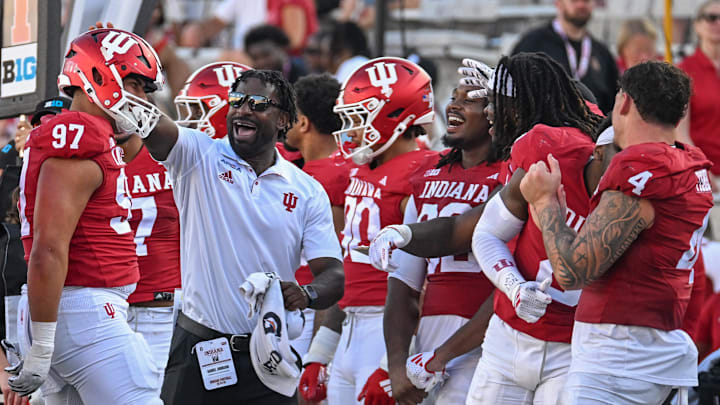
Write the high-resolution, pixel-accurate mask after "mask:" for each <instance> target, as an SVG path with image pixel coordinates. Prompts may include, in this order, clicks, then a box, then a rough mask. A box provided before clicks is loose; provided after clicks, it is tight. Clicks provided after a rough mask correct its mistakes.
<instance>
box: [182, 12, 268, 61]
mask: <svg viewBox="0 0 720 405" xmlns="http://www.w3.org/2000/svg"><path fill="white" fill-rule="evenodd" d="M265 21H267V3H266V0H253V1H244V2H241V1H238V0H224V1H223V2H222V3H220V4H219V5H218V6H216V7H215V8H214V9H213V16H212V17H210V18H208V19H205V20H202V21H199V22H193V23H190V24H187V25H186V26H185V28H184V29H183V30H182V34H181V36H180V41H179V43H180V45H181V46H187V47H192V48H199V47H201V46H204V45H205V44H206V43H207V42H208V41H209V40H210V39H212V38H214V37H215V36H217V35H218V34H219V33H220V32H221V31H222V30H224V29H225V28H227V27H233V35H232V47H233V48H234V49H237V50H242V49H243V38H245V35H246V34H247V32H248V31H250V29H251V28H252V27H254V26H256V25H259V24H263V23H265Z"/></svg>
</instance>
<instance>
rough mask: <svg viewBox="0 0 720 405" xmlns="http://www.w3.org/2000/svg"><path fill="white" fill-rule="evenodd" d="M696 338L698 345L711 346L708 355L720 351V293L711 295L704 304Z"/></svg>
mask: <svg viewBox="0 0 720 405" xmlns="http://www.w3.org/2000/svg"><path fill="white" fill-rule="evenodd" d="M695 336H696V340H695V341H696V342H697V343H704V344H706V345H708V346H710V347H709V349H710V351H709V352H708V353H712V352H714V351H716V350H717V349H720V293H716V294H713V295H711V296H710V298H709V299H708V300H707V302H705V303H704V304H703V307H702V312H701V313H700V322H699V323H698V325H697V330H696V333H695ZM698 360H700V361H702V360H703V359H698Z"/></svg>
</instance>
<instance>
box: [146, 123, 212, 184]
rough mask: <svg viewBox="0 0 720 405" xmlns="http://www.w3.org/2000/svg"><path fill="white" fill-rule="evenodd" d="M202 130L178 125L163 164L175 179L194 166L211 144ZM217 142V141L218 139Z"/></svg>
mask: <svg viewBox="0 0 720 405" xmlns="http://www.w3.org/2000/svg"><path fill="white" fill-rule="evenodd" d="M213 142H215V141H213V140H212V139H211V138H210V137H209V136H207V135H206V134H205V133H204V132H201V131H198V130H195V129H190V128H185V127H181V126H178V138H177V142H175V145H173V147H172V149H170V153H169V154H168V156H167V159H165V161H162V162H160V163H162V164H163V166H165V167H166V168H167V170H168V173H170V177H171V178H172V179H173V180H175V179H178V178H180V177H182V176H183V175H184V174H186V173H187V172H188V171H190V170H191V169H192V168H194V167H195V166H196V165H197V164H198V163H199V162H200V160H201V159H202V156H203V154H204V153H205V152H207V151H208V150H209V149H210V147H211V146H212V144H213ZM218 142H219V141H218Z"/></svg>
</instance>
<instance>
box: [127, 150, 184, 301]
mask: <svg viewBox="0 0 720 405" xmlns="http://www.w3.org/2000/svg"><path fill="white" fill-rule="evenodd" d="M125 172H126V174H127V178H128V186H129V189H130V195H131V196H132V218H131V219H130V226H131V227H132V230H133V232H134V234H135V246H136V247H135V251H136V252H137V256H138V264H139V265H140V281H139V282H138V285H137V288H135V292H134V293H132V295H130V297H128V302H130V303H135V302H145V301H152V300H153V299H154V298H155V296H156V294H158V293H163V292H173V291H175V289H176V288H180V222H179V219H178V210H177V207H176V206H175V200H174V199H173V192H172V184H171V182H170V177H169V176H168V175H167V172H166V170H165V166H163V165H161V164H160V163H158V162H157V161H155V160H154V159H153V158H152V157H151V156H150V152H148V150H147V148H145V147H143V148H142V149H140V152H139V153H138V154H137V156H135V159H133V160H132V161H130V162H129V163H128V164H127V167H126V168H125Z"/></svg>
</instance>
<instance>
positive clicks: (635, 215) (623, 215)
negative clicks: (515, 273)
mask: <svg viewBox="0 0 720 405" xmlns="http://www.w3.org/2000/svg"><path fill="white" fill-rule="evenodd" d="M538 216H539V222H540V224H541V231H542V234H543V242H544V243H545V250H546V251H547V254H548V259H549V260H550V263H551V264H552V268H553V272H554V274H555V278H556V279H557V281H558V282H559V283H560V285H561V286H563V288H565V289H576V288H582V287H583V286H585V285H588V284H590V283H592V282H593V281H595V280H597V279H598V278H599V277H600V276H602V275H603V274H604V273H605V272H606V271H607V270H608V269H609V268H610V266H612V265H613V263H615V261H617V260H618V259H619V258H620V256H622V255H623V254H624V253H625V251H627V249H628V248H629V247H630V245H632V243H633V242H634V241H635V239H637V237H638V235H639V234H640V232H642V231H643V230H644V229H645V228H647V227H648V224H649V223H650V222H652V214H648V213H647V212H644V211H643V209H642V206H641V200H640V199H638V198H635V197H631V196H628V195H625V194H623V193H621V192H618V191H606V192H605V193H603V195H602V199H601V200H600V204H599V205H598V207H597V208H596V209H595V210H594V211H593V212H592V213H591V214H590V215H589V216H588V218H587V221H586V222H585V225H584V226H583V227H582V229H581V230H580V232H579V233H578V234H576V233H575V231H573V230H572V229H571V228H570V227H569V226H568V225H567V224H566V223H565V213H562V212H560V206H559V205H558V204H552V205H549V206H548V207H544V208H542V210H541V211H539V212H538Z"/></svg>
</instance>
